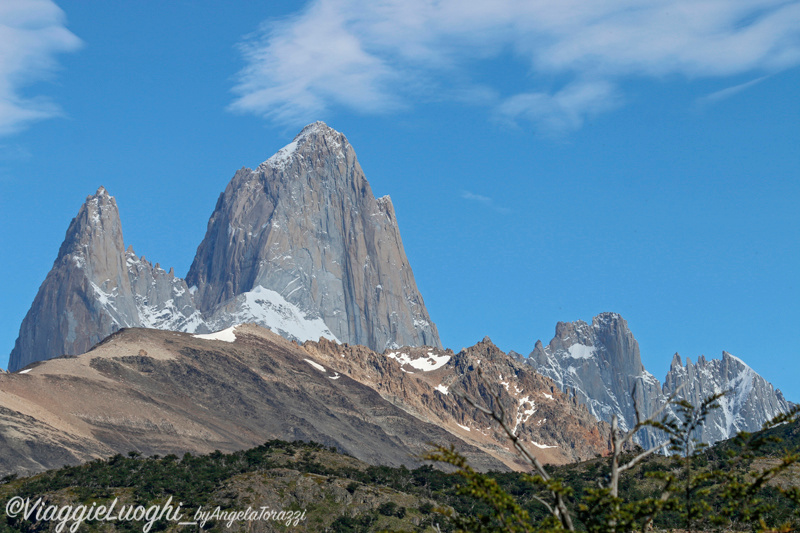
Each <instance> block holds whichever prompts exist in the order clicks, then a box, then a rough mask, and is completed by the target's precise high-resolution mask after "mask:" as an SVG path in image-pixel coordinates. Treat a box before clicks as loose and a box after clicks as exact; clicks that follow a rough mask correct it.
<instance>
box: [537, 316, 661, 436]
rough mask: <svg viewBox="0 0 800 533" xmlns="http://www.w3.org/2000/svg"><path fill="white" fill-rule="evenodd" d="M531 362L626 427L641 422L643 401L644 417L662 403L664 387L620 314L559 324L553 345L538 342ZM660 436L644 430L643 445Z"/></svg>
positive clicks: (603, 416) (601, 416) (600, 417)
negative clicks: (644, 360) (638, 417)
mask: <svg viewBox="0 0 800 533" xmlns="http://www.w3.org/2000/svg"><path fill="white" fill-rule="evenodd" d="M528 363H530V364H531V365H533V367H534V368H535V369H536V371H537V372H540V373H542V374H544V375H545V376H548V377H550V378H552V379H553V380H554V381H555V382H556V383H557V384H558V387H559V388H560V389H561V390H562V391H564V392H568V393H570V394H572V395H574V396H575V397H576V398H577V399H578V401H579V402H580V403H583V404H585V405H586V406H587V407H588V408H589V411H590V412H591V413H592V414H593V415H594V416H595V417H596V418H597V419H598V420H603V421H606V422H611V418H612V417H613V416H614V415H617V418H618V420H619V424H620V428H622V429H623V430H627V429H630V428H632V427H633V426H634V425H635V424H636V406H637V405H638V407H639V410H640V412H641V413H642V414H643V415H644V416H649V415H650V414H651V413H653V412H654V411H655V410H656V409H658V407H659V406H660V405H661V403H660V400H661V399H662V396H663V395H662V392H661V385H660V383H659V382H658V380H657V379H656V378H655V377H654V376H653V375H652V374H650V373H649V372H647V370H645V368H644V366H643V365H642V359H641V355H640V353H639V343H638V342H636V339H635V338H634V337H633V334H632V333H631V331H630V329H628V323H627V322H626V321H625V319H623V318H622V317H621V316H620V315H618V314H616V313H602V314H600V315H598V316H596V317H594V319H592V324H591V325H589V324H587V323H586V322H584V321H582V320H578V321H576V322H569V323H567V322H559V323H558V325H556V335H555V337H554V338H553V340H551V341H550V344H549V345H548V346H543V345H542V343H541V341H537V342H536V345H535V347H534V349H533V352H531V354H530V355H529V356H528ZM634 390H635V395H636V396H635V397H636V402H635V403H634V398H633V396H632V394H631V393H632V391H634ZM648 429H649V428H648ZM655 437H656V435H653V433H652V432H649V431H644V432H642V433H641V434H640V437H639V443H640V444H642V445H643V446H646V445H651V444H653V443H654V439H655Z"/></svg>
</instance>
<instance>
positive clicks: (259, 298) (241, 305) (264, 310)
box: [212, 285, 341, 344]
mask: <svg viewBox="0 0 800 533" xmlns="http://www.w3.org/2000/svg"><path fill="white" fill-rule="evenodd" d="M212 322H214V323H220V322H223V323H228V324H230V323H231V322H235V323H238V324H242V323H244V322H255V323H257V324H259V325H261V326H265V327H267V328H269V329H271V330H272V331H274V332H276V333H279V334H282V335H284V336H288V337H289V338H292V339H296V340H297V341H298V342H305V341H308V340H311V341H318V340H319V338H320V337H325V338H326V339H330V340H332V341H335V342H337V343H339V339H337V338H336V336H335V335H334V334H333V333H331V330H330V329H329V328H328V326H327V325H326V324H325V321H324V320H322V318H320V317H311V316H309V315H307V314H306V313H304V312H303V311H302V310H301V309H300V308H299V307H297V306H296V305H294V304H293V303H290V302H288V301H286V299H285V298H284V297H283V296H281V295H280V294H279V293H277V292H276V291H273V290H271V289H267V288H265V287H262V286H260V285H258V286H256V287H255V288H254V289H253V290H251V291H249V292H245V293H243V294H240V295H238V296H237V297H236V307H235V310H234V311H233V312H223V314H222V315H221V316H218V317H215V319H214V320H213V321H212ZM340 344H341V343H340Z"/></svg>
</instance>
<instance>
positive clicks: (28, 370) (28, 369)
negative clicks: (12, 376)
mask: <svg viewBox="0 0 800 533" xmlns="http://www.w3.org/2000/svg"><path fill="white" fill-rule="evenodd" d="M30 371H31V369H30V368H26V369H25V370H20V371H19V372H17V374H27V373H28V372H30Z"/></svg>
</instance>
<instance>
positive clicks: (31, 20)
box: [0, 0, 81, 135]
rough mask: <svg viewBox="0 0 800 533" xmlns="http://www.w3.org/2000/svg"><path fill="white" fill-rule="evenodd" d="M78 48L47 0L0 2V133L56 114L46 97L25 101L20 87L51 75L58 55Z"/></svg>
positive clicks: (76, 39)
mask: <svg viewBox="0 0 800 533" xmlns="http://www.w3.org/2000/svg"><path fill="white" fill-rule="evenodd" d="M80 44H81V42H80V40H79V39H78V38H77V37H76V36H75V35H73V34H72V33H70V31H69V30H67V29H66V28H65V27H64V12H63V11H61V9H59V8H58V6H56V5H55V4H54V3H53V2H51V1H50V0H3V1H2V2H0V135H2V134H8V133H12V132H14V131H17V130H18V129H20V128H22V127H24V126H25V125H26V124H28V123H30V122H32V121H34V120H41V119H44V118H48V117H52V116H55V115H57V114H58V113H59V108H58V106H56V105H55V104H54V103H52V102H51V101H49V100H48V99H46V98H43V97H29V96H28V97H26V96H24V95H23V94H22V89H23V88H24V87H25V86H27V85H29V84H31V83H33V82H35V81H39V80H41V79H46V78H47V77H48V76H49V75H50V74H52V72H53V71H54V70H55V68H56V63H55V59H54V56H55V54H56V53H59V52H68V51H71V50H75V49H77V48H78V47H79V46H80Z"/></svg>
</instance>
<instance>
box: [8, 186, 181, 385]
mask: <svg viewBox="0 0 800 533" xmlns="http://www.w3.org/2000/svg"><path fill="white" fill-rule="evenodd" d="M182 294H186V295H188V294H189V293H188V288H187V287H186V284H185V283H184V282H183V280H181V279H179V278H176V277H175V274H174V273H173V272H172V271H170V272H169V273H168V272H166V271H164V270H163V269H161V268H160V267H158V265H156V267H155V268H154V267H153V266H152V265H150V263H148V262H147V261H145V260H144V258H141V259H140V258H138V257H137V256H136V254H135V253H134V252H133V249H132V248H129V250H128V252H127V253H126V252H125V248H124V246H123V239H122V227H121V224H120V219H119V211H118V209H117V203H116V201H115V200H114V197H113V196H110V195H109V194H108V192H107V191H106V190H105V189H104V188H103V187H100V188H99V189H98V190H97V193H95V194H94V195H93V196H89V197H87V199H86V203H84V204H83V206H82V207H81V208H80V210H79V211H78V215H77V216H76V217H75V218H74V219H73V220H72V222H71V223H70V225H69V229H67V234H66V237H65V238H64V242H63V244H62V245H61V249H60V250H59V252H58V257H57V258H56V260H55V263H54V264H53V268H52V269H51V270H50V272H49V273H48V274H47V277H46V278H45V280H44V282H43V283H42V285H41V287H39V292H38V293H37V295H36V298H34V301H33V305H32V306H31V308H30V310H29V311H28V314H27V315H26V316H25V318H24V319H23V321H22V325H21V327H20V333H19V337H18V338H17V342H16V343H15V346H14V350H13V351H12V352H11V356H10V358H9V370H11V371H15V370H18V369H20V368H23V367H24V366H26V365H28V364H30V363H32V362H34V361H41V360H44V359H50V358H52V357H57V356H60V355H75V354H79V353H83V352H86V351H87V350H88V349H89V348H91V347H92V346H94V345H95V344H96V343H97V342H99V341H100V340H102V339H104V338H105V337H107V336H108V335H110V334H111V333H113V332H115V331H117V330H118V329H120V328H123V327H132V326H145V327H161V325H166V326H173V325H177V326H178V327H180V326H181V325H183V326H184V328H183V329H188V330H192V329H191V324H196V322H193V318H192V317H193V316H194V317H195V318H196V316H197V315H196V310H195V309H194V305H193V303H192V302H191V299H190V298H186V297H182V296H181V295H182ZM178 307H179V308H178ZM167 309H169V310H170V312H169V315H170V316H169V317H168V318H166V317H165V310H167ZM170 329H172V328H170ZM175 329H177V328H175Z"/></svg>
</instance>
